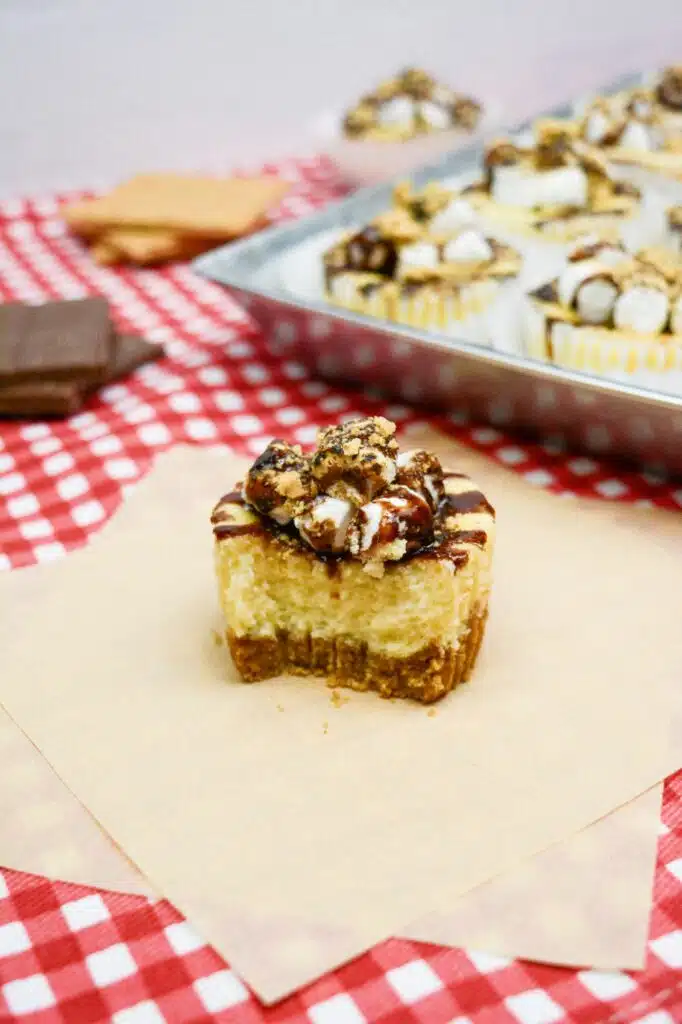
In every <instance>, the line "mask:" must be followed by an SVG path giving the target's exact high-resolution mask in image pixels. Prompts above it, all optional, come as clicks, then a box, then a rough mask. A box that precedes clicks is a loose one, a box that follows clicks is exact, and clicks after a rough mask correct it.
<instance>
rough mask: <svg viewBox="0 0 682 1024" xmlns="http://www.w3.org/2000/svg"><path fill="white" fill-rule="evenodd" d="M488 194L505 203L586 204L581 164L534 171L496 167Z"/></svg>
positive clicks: (521, 167)
mask: <svg viewBox="0 0 682 1024" xmlns="http://www.w3.org/2000/svg"><path fill="white" fill-rule="evenodd" d="M492 197H493V199H495V200H496V201H497V202H498V203H502V204H503V205H505V206H523V207H525V208H527V209H532V208H533V207H535V206H579V207H583V206H586V205H587V175H586V173H585V171H584V170H583V169H582V167H577V166H575V167H557V168H554V169H552V170H549V171H536V170H532V169H531V168H528V167H524V166H523V165H521V166H513V167H496V168H495V170H494V173H493V176H492Z"/></svg>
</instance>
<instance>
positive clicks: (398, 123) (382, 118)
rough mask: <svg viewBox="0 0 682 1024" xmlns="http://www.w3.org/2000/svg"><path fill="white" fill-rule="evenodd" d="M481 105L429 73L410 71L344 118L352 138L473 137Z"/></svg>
mask: <svg viewBox="0 0 682 1024" xmlns="http://www.w3.org/2000/svg"><path fill="white" fill-rule="evenodd" d="M482 115H483V108H482V105H481V104H480V103H479V102H478V101H477V100H475V99H472V98H471V97H470V96H464V95H462V94H461V93H457V92H455V91H454V90H453V89H451V88H449V86H447V85H443V84H442V83H441V82H437V81H436V80H435V79H434V78H433V77H432V76H431V75H429V74H427V73H426V71H422V70H420V69H419V68H408V69H407V70H405V71H402V72H401V73H400V74H398V75H396V76H395V77H394V78H389V79H388V80H387V81H385V82H382V83H381V84H380V85H379V86H377V88H376V89H375V90H374V91H373V92H370V93H367V95H365V96H363V97H362V99H361V100H360V101H359V102H358V103H357V104H356V105H355V106H353V107H352V108H351V109H350V110H349V111H348V112H347V113H346V115H345V117H344V119H343V132H344V135H345V136H346V137H347V138H349V139H355V140H365V141H372V142H406V141H408V140H410V139H414V138H416V137H417V136H420V135H426V134H431V133H433V132H444V131H453V130H454V131H458V132H462V133H463V134H471V133H473V132H474V131H476V129H477V128H478V126H479V123H480V121H481V118H482Z"/></svg>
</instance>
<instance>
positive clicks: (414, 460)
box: [395, 448, 445, 512]
mask: <svg viewBox="0 0 682 1024" xmlns="http://www.w3.org/2000/svg"><path fill="white" fill-rule="evenodd" d="M396 466H397V467H398V472H397V474H396V478H395V482H396V484H398V485H399V486H404V487H409V488H410V490H412V491H417V493H418V494H421V496H422V497H423V498H426V500H427V501H428V503H429V505H430V506H431V509H432V510H433V511H434V512H435V511H436V509H437V508H438V505H439V504H440V501H441V499H442V497H443V495H444V493H445V487H444V484H443V467H442V466H441V464H440V460H439V459H438V458H437V457H436V456H435V455H432V454H431V452H427V451H424V449H423V448H415V449H410V450H408V451H405V452H401V453H400V455H399V456H398V458H397V459H396Z"/></svg>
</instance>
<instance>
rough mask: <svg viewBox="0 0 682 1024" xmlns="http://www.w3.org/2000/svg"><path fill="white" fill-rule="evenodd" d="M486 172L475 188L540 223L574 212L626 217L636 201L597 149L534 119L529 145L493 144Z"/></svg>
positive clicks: (573, 130)
mask: <svg viewBox="0 0 682 1024" xmlns="http://www.w3.org/2000/svg"><path fill="white" fill-rule="evenodd" d="M485 169H486V176H485V180H484V182H483V184H482V185H480V186H478V188H479V190H483V191H484V192H485V193H486V194H487V195H489V196H490V198H492V199H493V200H495V201H496V202H498V203H500V204H502V205H504V206H511V207H514V206H516V207H521V208H524V209H527V210H530V211H534V212H535V213H536V214H537V215H538V217H539V218H540V221H541V222H542V221H543V220H546V219H550V220H551V219H552V218H556V217H568V216H573V215H575V214H577V213H590V214H596V215H602V214H603V215H606V214H613V215H627V214H629V213H631V212H632V211H633V209H634V208H635V206H636V204H637V202H638V201H639V198H640V196H639V192H638V190H637V189H636V188H635V187H634V186H632V185H629V184H627V183H625V182H619V181H615V180H613V179H612V178H611V176H610V174H609V169H608V165H607V163H606V161H605V160H604V158H603V157H602V155H601V153H600V152H599V150H598V149H597V148H596V147H595V146H594V145H590V144H589V143H588V142H586V141H585V140H584V139H582V138H580V137H579V129H578V127H577V126H575V125H573V124H571V123H570V122H555V121H549V120H545V121H538V122H537V123H536V129H535V143H534V145H529V146H520V145H517V144H515V143H514V142H512V141H510V140H508V139H503V140H497V141H494V142H492V143H491V144H490V145H489V146H488V148H487V150H486V154H485ZM474 191H475V190H474Z"/></svg>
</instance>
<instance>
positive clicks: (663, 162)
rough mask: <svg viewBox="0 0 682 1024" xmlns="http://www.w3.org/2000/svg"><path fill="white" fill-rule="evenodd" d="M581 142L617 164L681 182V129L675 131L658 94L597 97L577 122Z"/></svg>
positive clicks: (638, 91) (639, 92)
mask: <svg viewBox="0 0 682 1024" xmlns="http://www.w3.org/2000/svg"><path fill="white" fill-rule="evenodd" d="M578 130H579V133H580V136H581V138H582V139H584V141H585V142H587V143H588V144H589V145H591V146H596V147H598V148H599V150H600V151H601V152H602V153H603V154H604V156H605V157H606V158H607V159H608V160H609V162H610V163H611V164H614V165H624V166H631V167H634V168H641V169H642V170H644V171H651V172H653V173H654V174H655V175H662V176H664V177H666V176H669V177H671V178H673V179H679V175H680V174H682V127H678V128H674V127H673V126H672V125H671V123H670V121H669V119H668V118H667V117H666V115H665V113H664V112H663V111H662V109H661V106H660V104H658V103H657V101H656V98H655V94H654V93H652V92H651V91H649V90H646V89H636V90H633V91H632V92H631V93H629V94H628V96H627V98H626V100H625V102H624V99H623V97H621V96H615V97H609V98H605V97H598V98H597V99H595V100H594V101H593V102H592V103H591V104H590V105H589V106H588V107H587V109H586V110H585V111H584V114H583V116H582V118H581V119H580V121H579V122H578Z"/></svg>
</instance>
